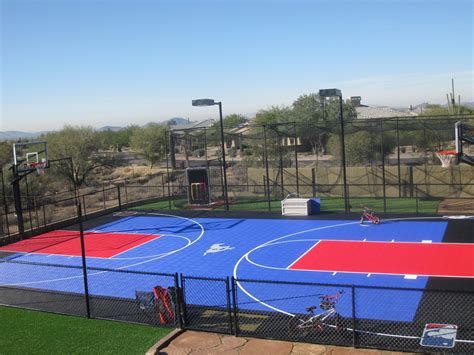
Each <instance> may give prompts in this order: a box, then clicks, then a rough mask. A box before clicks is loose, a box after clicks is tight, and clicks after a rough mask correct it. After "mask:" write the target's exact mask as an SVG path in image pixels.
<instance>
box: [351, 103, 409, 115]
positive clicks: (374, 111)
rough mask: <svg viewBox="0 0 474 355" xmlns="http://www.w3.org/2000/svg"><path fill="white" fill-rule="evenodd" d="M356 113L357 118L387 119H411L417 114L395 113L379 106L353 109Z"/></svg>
mask: <svg viewBox="0 0 474 355" xmlns="http://www.w3.org/2000/svg"><path fill="white" fill-rule="evenodd" d="M355 110H356V112H357V118H389V117H413V116H418V113H416V112H411V111H397V110H394V109H393V108H390V107H386V106H381V107H369V106H366V107H364V106H360V107H355Z"/></svg>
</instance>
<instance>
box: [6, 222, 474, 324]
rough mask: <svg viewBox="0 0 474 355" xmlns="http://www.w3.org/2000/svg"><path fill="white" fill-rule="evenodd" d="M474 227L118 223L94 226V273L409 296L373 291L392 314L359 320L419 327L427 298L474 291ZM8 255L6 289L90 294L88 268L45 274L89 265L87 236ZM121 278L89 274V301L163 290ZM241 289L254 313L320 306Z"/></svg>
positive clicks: (56, 238)
mask: <svg viewBox="0 0 474 355" xmlns="http://www.w3.org/2000/svg"><path fill="white" fill-rule="evenodd" d="M473 224H474V220H473V219H472V218H470V217H461V218H452V217H451V218H449V219H447V218H442V217H423V218H421V217H420V218H418V217H410V218H404V217H398V218H387V219H384V220H383V221H382V222H381V223H380V224H379V225H373V224H370V223H368V222H365V223H364V224H363V225H361V224H359V220H354V219H352V220H348V219H331V220H328V219H315V218H292V219H288V218H275V219H266V218H249V217H246V218H237V217H233V218H229V217H227V218H208V217H205V215H204V216H201V217H186V216H182V215H180V216H178V215H172V214H165V213H163V214H161V213H150V214H134V215H129V216H123V215H122V214H121V213H118V214H115V215H109V216H106V217H102V218H100V219H97V220H95V221H90V222H88V224H87V225H86V231H85V234H84V236H85V238H84V239H85V250H86V254H87V256H88V257H87V266H88V267H95V268H105V269H114V270H135V271H145V272H160V273H175V272H178V273H183V274H185V275H187V276H205V277H215V278H224V277H227V276H234V277H235V278H236V279H237V280H273V281H283V282H285V281H288V282H303V283H319V284H326V285H327V286H326V287H325V288H323V289H322V290H321V291H322V292H327V293H329V294H330V293H334V292H335V291H336V290H338V289H344V288H347V286H350V285H357V286H367V287H392V288H400V289H402V290H398V291H397V290H396V289H395V290H390V291H388V290H386V291H385V292H381V290H378V289H371V288H367V289H364V290H363V292H367V293H371V292H372V293H374V292H376V293H377V302H378V303H380V304H385V305H387V306H386V307H382V308H378V307H371V308H364V309H362V310H361V311H360V312H361V314H358V316H359V317H363V318H365V319H374V320H387V321H411V320H412V319H413V318H414V317H415V315H416V314H417V311H418V309H419V305H420V303H421V302H422V298H423V292H421V291H419V290H422V289H424V288H427V287H430V288H431V287H433V286H435V287H438V288H443V287H444V286H446V285H449V286H450V287H451V288H452V287H453V286H454V287H456V288H459V289H461V290H471V291H472V290H473V289H474V287H473V285H474V283H473V282H472V281H473V280H474V279H473V278H474V265H473V262H472V260H473V259H472V257H473V255H474V244H473V243H472V227H473ZM0 255H1V256H2V258H3V260H4V261H6V260H12V259H13V260H15V261H19V263H16V262H12V263H8V262H4V263H1V264H0V275H1V276H0V286H12V287H21V288H34V289H44V290H50V291H61V292H71V293H82V292H83V288H82V284H81V283H80V282H73V281H74V280H75V279H76V280H77V279H80V278H82V270H81V269H80V268H78V269H72V270H71V269H70V268H64V269H61V268H58V267H47V266H44V265H45V264H54V265H64V266H70V265H74V266H80V265H81V262H82V261H81V243H80V238H79V232H78V231H77V226H74V227H71V228H68V229H67V230H56V231H52V232H48V233H44V234H42V235H38V236H36V237H33V238H30V239H26V240H23V241H19V242H17V243H13V244H10V245H7V246H3V247H0ZM22 261H24V262H26V263H22ZM36 263H38V264H42V265H43V266H42V267H40V268H39V267H37V266H36ZM114 277H117V279H116V280H114V279H113V278H114ZM119 278H122V275H112V274H111V273H110V272H107V271H89V272H88V279H89V283H90V285H91V286H90V289H89V291H90V293H91V294H92V295H98V296H112V297H121V298H130V299H133V298H134V297H135V291H136V290H147V289H148V290H150V289H152V288H153V287H154V286H156V284H159V283H160V282H162V281H160V280H153V279H150V278H147V279H146V280H145V279H144V278H140V277H134V278H128V279H127V281H126V282H123V279H119ZM237 285H238V286H239V288H240V292H241V294H242V295H241V296H240V297H246V298H248V301H249V302H248V304H249V306H248V307H249V309H254V310H262V311H277V312H280V313H282V314H289V315H291V314H294V313H304V308H305V307H307V306H310V305H312V304H313V303H315V302H316V301H315V299H316V297H310V296H305V297H299V298H298V297H294V298H295V299H293V300H292V301H291V302H289V301H288V299H287V297H286V298H285V297H283V299H284V301H278V300H275V296H276V295H287V296H291V294H289V291H288V290H287V287H285V284H284V283H282V284H262V283H255V284H252V283H239V282H238V283H237ZM331 285H334V286H331ZM163 286H170V285H163ZM304 289H305V287H304V286H301V287H299V288H298V290H297V291H295V290H293V291H291V292H292V293H293V294H294V293H295V292H296V293H298V294H305V292H306V291H305V290H304ZM403 289H416V290H413V291H410V292H408V291H407V290H403ZM349 291H350V290H349ZM291 292H290V293H291ZM309 295H311V293H309ZM197 297H198V296H197V295H196V298H197ZM189 299H190V300H192V299H193V295H192V294H191V295H189ZM268 300H272V302H269V301H268ZM350 301H351V300H350V297H347V299H344V298H343V299H341V303H340V307H338V310H339V312H340V313H341V314H342V315H343V316H348V317H350V312H351V304H350ZM400 304H403V307H401V308H400V307H399V305H400ZM390 305H396V306H394V307H391V306H390Z"/></svg>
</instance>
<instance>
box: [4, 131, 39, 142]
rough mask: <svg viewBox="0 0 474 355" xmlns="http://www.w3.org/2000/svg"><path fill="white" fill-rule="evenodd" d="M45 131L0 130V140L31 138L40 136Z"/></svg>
mask: <svg viewBox="0 0 474 355" xmlns="http://www.w3.org/2000/svg"><path fill="white" fill-rule="evenodd" d="M43 133H46V131H40V132H21V131H0V141H16V140H18V139H31V138H36V137H39V136H41V135H42V134H43Z"/></svg>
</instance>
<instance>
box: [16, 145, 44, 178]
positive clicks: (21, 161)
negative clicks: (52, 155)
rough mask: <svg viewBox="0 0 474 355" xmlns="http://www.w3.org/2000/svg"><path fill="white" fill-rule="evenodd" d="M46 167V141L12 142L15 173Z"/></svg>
mask: <svg viewBox="0 0 474 355" xmlns="http://www.w3.org/2000/svg"><path fill="white" fill-rule="evenodd" d="M38 167H40V168H43V169H44V168H48V167H49V160H48V143H47V142H44V141H40V142H24V143H14V144H13V169H14V171H15V172H16V173H27V172H31V171H33V170H37V169H38Z"/></svg>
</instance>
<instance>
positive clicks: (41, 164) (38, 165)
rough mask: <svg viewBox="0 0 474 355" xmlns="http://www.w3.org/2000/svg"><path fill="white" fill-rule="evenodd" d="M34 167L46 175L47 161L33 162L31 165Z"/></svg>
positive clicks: (37, 171)
mask: <svg viewBox="0 0 474 355" xmlns="http://www.w3.org/2000/svg"><path fill="white" fill-rule="evenodd" d="M30 166H31V167H32V168H33V169H36V173H37V174H38V175H44V173H45V171H46V162H39V163H31V165H30Z"/></svg>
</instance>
